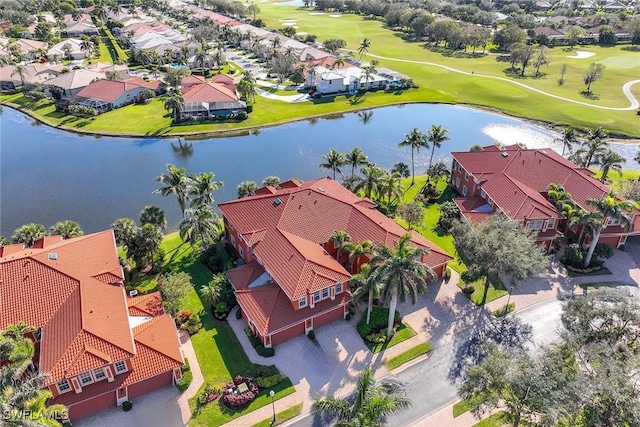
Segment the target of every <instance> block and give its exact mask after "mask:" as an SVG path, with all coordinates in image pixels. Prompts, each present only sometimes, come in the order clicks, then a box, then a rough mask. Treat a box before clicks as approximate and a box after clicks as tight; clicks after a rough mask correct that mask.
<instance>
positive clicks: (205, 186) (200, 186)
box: [189, 172, 224, 208]
mask: <svg viewBox="0 0 640 427" xmlns="http://www.w3.org/2000/svg"><path fill="white" fill-rule="evenodd" d="M215 176H216V174H215V173H213V172H203V173H201V174H200V175H197V176H194V177H193V179H192V183H191V189H190V190H189V195H190V196H191V197H192V198H191V207H192V208H193V207H195V208H198V207H200V206H204V205H211V204H212V203H213V192H214V191H216V190H218V189H220V188H221V187H222V186H223V185H224V182H222V181H215V180H214V178H215Z"/></svg>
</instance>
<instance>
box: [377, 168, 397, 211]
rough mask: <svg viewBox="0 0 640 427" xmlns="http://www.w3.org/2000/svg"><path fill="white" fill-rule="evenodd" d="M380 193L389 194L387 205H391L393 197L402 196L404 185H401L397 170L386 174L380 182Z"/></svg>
mask: <svg viewBox="0 0 640 427" xmlns="http://www.w3.org/2000/svg"><path fill="white" fill-rule="evenodd" d="M380 193H382V194H386V196H387V207H389V206H390V205H391V199H392V198H393V199H395V198H399V197H400V196H402V186H401V185H400V175H399V174H398V173H396V172H394V173H388V174H385V175H384V176H383V177H382V181H381V182H380Z"/></svg>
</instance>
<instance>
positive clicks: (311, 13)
mask: <svg viewBox="0 0 640 427" xmlns="http://www.w3.org/2000/svg"><path fill="white" fill-rule="evenodd" d="M309 15H311V16H316V15H324V12H309Z"/></svg>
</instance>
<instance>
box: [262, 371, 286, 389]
mask: <svg viewBox="0 0 640 427" xmlns="http://www.w3.org/2000/svg"><path fill="white" fill-rule="evenodd" d="M283 379H284V375H282V374H280V373H278V374H275V375H271V376H269V377H258V378H256V383H257V384H258V387H260V388H263V389H265V388H273V387H274V386H275V385H276V384H279V383H280V381H282V380H283Z"/></svg>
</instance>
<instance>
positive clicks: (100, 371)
mask: <svg viewBox="0 0 640 427" xmlns="http://www.w3.org/2000/svg"><path fill="white" fill-rule="evenodd" d="M92 373H93V380H94V381H96V382H98V381H102V380H104V379H106V378H107V373H106V372H105V371H104V368H96V369H94V370H93V372H92Z"/></svg>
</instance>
